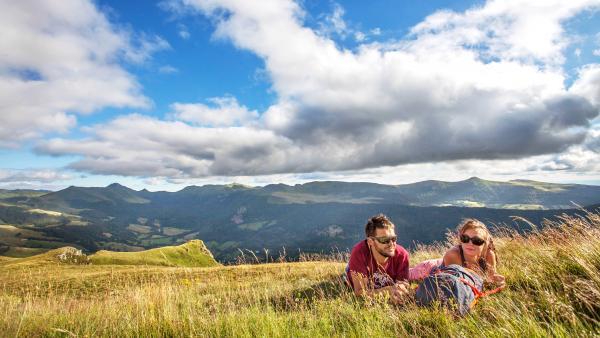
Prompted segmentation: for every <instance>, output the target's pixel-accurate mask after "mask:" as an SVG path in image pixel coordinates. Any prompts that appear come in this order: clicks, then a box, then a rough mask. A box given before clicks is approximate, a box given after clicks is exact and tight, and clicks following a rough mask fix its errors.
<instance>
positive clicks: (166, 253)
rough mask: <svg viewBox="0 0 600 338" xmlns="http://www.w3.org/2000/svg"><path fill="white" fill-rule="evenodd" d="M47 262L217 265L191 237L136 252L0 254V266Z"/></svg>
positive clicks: (61, 250)
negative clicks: (186, 240) (181, 241)
mask: <svg viewBox="0 0 600 338" xmlns="http://www.w3.org/2000/svg"><path fill="white" fill-rule="evenodd" d="M47 264H71V265H72V264H93V265H156V266H179V267H210V266H217V265H219V263H217V262H216V261H215V259H214V258H213V256H212V253H211V252H210V251H209V250H208V249H207V248H206V246H205V245H204V243H203V242H202V241H200V240H192V241H189V242H188V243H185V244H182V245H179V246H166V247H161V248H155V249H150V250H143V251H138V252H114V251H107V250H101V251H98V252H96V253H95V254H93V255H90V256H87V255H85V254H84V253H82V252H81V250H78V249H76V248H73V247H68V246H67V247H62V248H58V249H53V250H49V251H47V252H44V253H39V254H36V255H32V256H28V257H23V258H15V257H5V256H0V266H4V267H11V266H12V267H14V266H21V267H25V266H38V265H47Z"/></svg>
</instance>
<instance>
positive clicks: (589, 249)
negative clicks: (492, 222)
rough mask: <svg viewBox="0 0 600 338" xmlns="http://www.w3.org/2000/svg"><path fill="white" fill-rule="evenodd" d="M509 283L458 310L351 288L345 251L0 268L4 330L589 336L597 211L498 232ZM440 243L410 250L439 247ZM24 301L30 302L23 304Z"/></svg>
mask: <svg viewBox="0 0 600 338" xmlns="http://www.w3.org/2000/svg"><path fill="white" fill-rule="evenodd" d="M495 242H496V244H497V251H498V255H499V258H500V266H499V272H500V273H502V274H504V275H505V276H506V280H507V283H508V286H507V288H506V289H505V290H504V291H502V292H500V293H497V294H494V295H491V296H488V297H485V298H483V299H481V300H480V301H479V303H478V304H477V305H476V307H475V308H474V310H473V312H472V314H471V315H469V316H467V317H466V318H462V319H458V318H455V317H453V316H452V315H451V314H450V313H447V312H445V311H444V310H442V309H437V308H419V307H417V306H416V305H415V304H414V302H413V301H412V300H410V299H409V300H408V301H407V303H406V304H404V305H401V306H392V305H389V304H388V303H387V302H386V300H385V299H375V300H373V301H368V302H365V301H364V300H363V299H361V298H356V297H355V296H354V295H353V293H351V292H350V291H349V290H348V289H347V288H346V286H345V285H344V284H343V283H342V281H341V280H340V278H339V276H340V275H341V273H342V272H343V270H344V266H345V263H344V262H325V261H320V262H302V263H276V264H261V265H241V266H224V267H223V266H220V267H214V268H205V269H190V268H171V267H139V266H94V265H82V266H72V265H65V264H54V265H47V266H46V268H40V267H35V268H33V269H23V268H22V267H16V266H3V267H2V268H0V313H3V314H4V315H3V316H0V332H2V333H3V334H5V335H7V336H57V335H69V336H111V337H117V336H119V337H121V336H207V337H229V336H235V337H257V336H258V337H263V336H267V337H296V336H303V337H304V336H305V337H336V336H351V337H364V336H372V337H389V336H395V337H407V336H419V337H507V336H508V337H523V336H527V337H548V336H559V337H593V336H597V335H598V334H600V326H599V322H600V214H588V215H587V216H586V217H573V218H571V217H564V218H562V219H561V220H560V221H559V222H556V223H554V224H553V225H551V226H550V227H547V228H545V230H542V231H534V232H533V233H531V234H530V235H528V236H526V237H524V236H521V235H518V234H516V233H507V234H506V235H505V236H504V237H497V238H496V240H495ZM448 245H450V244H449V243H445V244H443V245H437V246H434V247H424V248H421V249H420V250H419V251H417V252H413V253H411V257H412V260H411V262H412V263H413V264H414V263H416V262H418V261H419V260H421V259H425V258H430V257H439V256H440V255H441V254H442V252H443V250H444V248H445V247H447V246H448ZM23 309H27V311H23Z"/></svg>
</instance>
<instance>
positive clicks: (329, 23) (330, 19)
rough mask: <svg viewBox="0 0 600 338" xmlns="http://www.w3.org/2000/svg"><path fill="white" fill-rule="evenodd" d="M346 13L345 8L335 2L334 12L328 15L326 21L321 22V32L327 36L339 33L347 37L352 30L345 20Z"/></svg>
mask: <svg viewBox="0 0 600 338" xmlns="http://www.w3.org/2000/svg"><path fill="white" fill-rule="evenodd" d="M344 13H345V11H344V8H343V7H342V6H340V5H339V4H338V3H334V4H333V12H332V13H330V14H328V15H326V16H325V19H324V22H322V23H321V29H320V33H321V34H324V35H326V36H329V35H332V34H337V35H339V36H341V37H346V35H348V33H350V31H351V30H350V29H349V27H348V26H347V25H346V21H344Z"/></svg>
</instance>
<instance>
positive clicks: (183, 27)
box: [177, 24, 191, 40]
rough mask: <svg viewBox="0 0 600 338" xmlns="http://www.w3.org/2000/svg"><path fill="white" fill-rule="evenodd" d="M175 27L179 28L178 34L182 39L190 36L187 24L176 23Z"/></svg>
mask: <svg viewBox="0 0 600 338" xmlns="http://www.w3.org/2000/svg"><path fill="white" fill-rule="evenodd" d="M177 28H178V29H179V31H178V34H179V36H180V37H181V38H182V39H184V40H188V39H189V38H190V36H191V34H190V32H189V30H188V29H187V26H186V25H184V24H178V25H177Z"/></svg>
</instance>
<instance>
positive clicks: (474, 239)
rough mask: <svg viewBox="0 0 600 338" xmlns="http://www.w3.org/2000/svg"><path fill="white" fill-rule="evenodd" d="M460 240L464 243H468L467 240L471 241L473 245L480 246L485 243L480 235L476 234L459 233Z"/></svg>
mask: <svg viewBox="0 0 600 338" xmlns="http://www.w3.org/2000/svg"><path fill="white" fill-rule="evenodd" d="M460 241H461V242H463V243H465V244H466V243H469V241H471V243H473V244H474V245H477V246H482V245H483V243H485V240H484V239H481V238H480V237H477V236H473V237H469V236H467V235H460Z"/></svg>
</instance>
